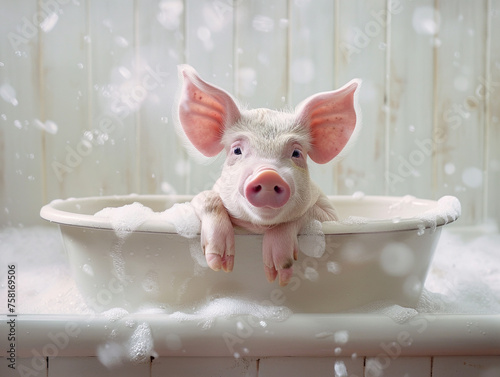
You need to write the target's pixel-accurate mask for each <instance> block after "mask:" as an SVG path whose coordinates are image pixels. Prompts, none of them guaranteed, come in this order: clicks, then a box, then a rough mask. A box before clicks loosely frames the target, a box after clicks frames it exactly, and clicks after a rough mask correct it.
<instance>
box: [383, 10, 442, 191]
mask: <svg viewBox="0 0 500 377" xmlns="http://www.w3.org/2000/svg"><path fill="white" fill-rule="evenodd" d="M390 14H391V30H390V41H389V45H390V49H389V50H388V52H389V65H390V72H389V76H388V78H389V93H388V95H389V114H388V116H389V119H388V123H389V129H388V143H389V144H388V148H389V155H388V158H389V161H388V167H387V171H386V173H385V181H386V185H387V193H388V194H389V195H407V194H411V195H414V196H418V197H431V196H432V191H431V188H432V157H433V141H432V137H433V127H432V126H433V108H434V106H433V104H434V98H433V93H434V84H433V77H434V76H433V75H434V36H435V33H436V31H437V28H436V26H437V25H436V24H435V16H436V14H435V10H434V0H424V1H418V2H414V1H403V2H401V3H400V4H399V5H398V6H397V7H394V8H393V9H392V12H391V13H390ZM408 46H411V48H408Z"/></svg>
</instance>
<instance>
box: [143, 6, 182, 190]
mask: <svg viewBox="0 0 500 377" xmlns="http://www.w3.org/2000/svg"><path fill="white" fill-rule="evenodd" d="M135 4H136V9H135V12H136V14H135V17H136V20H137V30H136V33H137V36H136V38H137V41H136V43H137V46H138V47H137V56H136V60H137V61H138V62H139V63H138V64H140V65H141V66H142V67H143V68H144V69H145V70H146V71H149V75H151V77H153V80H151V81H150V83H151V84H152V88H151V90H149V91H148V95H147V98H146V100H145V101H144V102H143V103H142V105H141V108H140V111H139V112H138V122H139V133H138V138H137V139H136V143H137V144H138V155H137V158H138V159H140V163H139V165H138V166H139V171H138V172H136V175H138V176H139V180H140V189H139V191H140V192H141V193H152V194H153V193H170V190H172V189H173V190H174V191H176V192H177V193H186V192H187V181H188V178H189V170H188V169H187V167H188V162H187V157H186V155H185V151H184V148H183V146H182V145H181V144H180V143H179V142H178V139H177V134H176V131H175V126H174V121H173V119H172V105H173V103H174V100H175V95H176V88H177V83H178V80H177V65H178V64H180V63H182V62H184V60H185V58H184V46H185V41H184V38H185V36H184V34H183V30H184V20H185V5H184V3H183V2H181V1H177V0H167V1H158V0H147V1H145V2H137V1H136V2H135ZM151 72H153V73H151ZM145 73H146V72H145Z"/></svg>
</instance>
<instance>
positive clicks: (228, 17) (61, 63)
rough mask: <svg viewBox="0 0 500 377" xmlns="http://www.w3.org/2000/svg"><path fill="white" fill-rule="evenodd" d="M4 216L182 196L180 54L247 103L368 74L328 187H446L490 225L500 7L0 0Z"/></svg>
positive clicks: (499, 111)
mask: <svg viewBox="0 0 500 377" xmlns="http://www.w3.org/2000/svg"><path fill="white" fill-rule="evenodd" d="M0 18H1V22H0V125H1V127H0V169H1V170H0V224H2V225H3V226H5V225H13V226H17V225H19V224H23V225H31V224H37V223H40V220H39V218H38V211H39V208H40V207H41V206H42V205H43V204H45V203H46V202H48V201H50V200H52V199H55V198H65V197H77V196H90V195H109V194H125V193H131V192H136V193H143V194H147V193H148V194H149V193H151V194H155V193H171V192H174V191H175V192H177V193H190V194H194V193H196V192H199V191H201V190H204V189H207V188H209V187H210V186H211V185H212V184H213V182H214V181H215V179H216V178H217V176H218V173H219V170H220V166H221V164H222V161H223V159H222V158H219V159H217V160H216V161H215V162H214V163H213V164H211V165H200V164H199V162H198V161H196V160H195V159H193V158H192V157H190V156H188V154H187V153H186V152H185V150H184V148H183V146H182V145H181V144H180V143H179V142H178V139H177V136H176V133H175V130H174V122H173V119H172V115H171V114H172V104H173V102H174V99H175V94H176V90H177V68H176V66H177V64H180V63H189V64H191V65H193V66H194V67H195V68H197V69H198V71H199V72H200V73H201V74H202V75H203V76H204V77H205V78H206V79H207V80H209V81H211V82H213V83H215V84H217V85H219V86H221V87H222V88H224V89H226V90H228V91H230V92H231V93H233V94H234V95H235V96H236V97H237V98H239V99H240V100H241V101H242V102H244V103H247V104H249V105H250V106H252V107H256V106H268V107H272V108H277V107H283V106H295V105H296V104H298V103H299V102H300V101H301V100H302V99H304V98H305V97H307V96H309V95H311V94H313V93H315V92H318V91H325V90H331V89H334V88H337V87H339V86H341V85H343V84H344V83H345V82H347V81H348V80H350V79H351V78H353V77H360V78H362V79H363V80H364V82H363V87H362V92H361V96H360V102H361V106H362V110H363V131H362V133H361V135H360V137H359V140H358V143H357V144H356V145H355V147H354V148H352V150H351V153H350V154H349V155H348V156H347V157H346V158H345V159H344V160H342V161H340V162H338V163H336V164H332V163H329V164H326V165H323V166H314V167H311V174H312V176H313V178H314V179H315V180H316V181H317V182H318V183H319V184H320V185H321V187H322V188H323V189H324V191H325V192H326V193H327V194H347V195H350V194H353V193H354V192H356V191H362V192H364V193H366V194H376V195H405V194H412V195H415V196H419V197H427V198H438V197H440V196H442V195H448V194H451V195H456V196H458V197H459V198H460V200H461V202H462V205H463V218H462V220H461V223H462V224H463V225H465V224H480V223H482V222H484V221H485V220H486V219H487V218H494V219H496V220H497V221H498V220H499V219H500V215H499V214H500V200H498V198H497V193H498V187H499V186H500V148H499V143H500V106H498V104H499V102H500V38H499V37H500V27H499V25H500V0H479V1H468V0H450V1H445V0H401V1H397V0H356V1H352V0H337V1H328V0H320V1H311V0H277V1H264V0H254V1H251V0H99V1H97V0H26V1H16V0H5V1H2V2H1V5H0Z"/></svg>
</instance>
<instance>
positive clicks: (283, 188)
mask: <svg viewBox="0 0 500 377" xmlns="http://www.w3.org/2000/svg"><path fill="white" fill-rule="evenodd" d="M250 178H251V179H250V181H249V182H246V184H245V198H246V199H247V200H248V202H249V203H250V204H251V205H253V206H254V207H257V208H260V207H270V208H280V207H283V206H284V205H285V204H286V202H288V199H289V198H290V186H288V184H287V183H286V182H285V181H284V180H283V178H281V176H280V175H279V174H278V172H277V171H276V170H273V169H264V170H261V171H257V172H256V174H254V175H253V176H252V177H250Z"/></svg>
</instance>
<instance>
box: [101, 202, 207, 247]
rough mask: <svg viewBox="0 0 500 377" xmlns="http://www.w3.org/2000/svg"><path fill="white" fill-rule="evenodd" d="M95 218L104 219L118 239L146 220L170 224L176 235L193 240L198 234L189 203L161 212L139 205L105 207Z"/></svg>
mask: <svg viewBox="0 0 500 377" xmlns="http://www.w3.org/2000/svg"><path fill="white" fill-rule="evenodd" d="M94 216H96V217H101V218H106V219H108V220H109V222H110V223H111V226H112V227H113V229H114V230H115V232H116V234H117V235H118V236H119V237H126V236H127V235H128V234H129V233H130V232H133V231H134V230H136V229H138V228H139V227H140V226H141V225H142V224H143V223H144V222H146V221H148V220H161V221H165V222H168V223H170V224H172V225H173V226H174V227H175V230H176V231H177V233H178V234H180V235H181V236H183V237H186V238H194V237H196V236H197V235H198V234H199V232H200V220H199V219H198V217H197V216H196V213H195V211H194V208H193V206H192V205H191V203H175V204H174V205H173V206H172V207H170V208H168V209H166V210H165V211H163V212H154V211H153V210H152V209H151V208H149V207H146V206H144V205H143V204H141V203H138V202H134V203H132V204H127V205H124V206H122V207H107V208H104V209H102V210H100V211H99V212H96V213H95V215H94Z"/></svg>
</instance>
